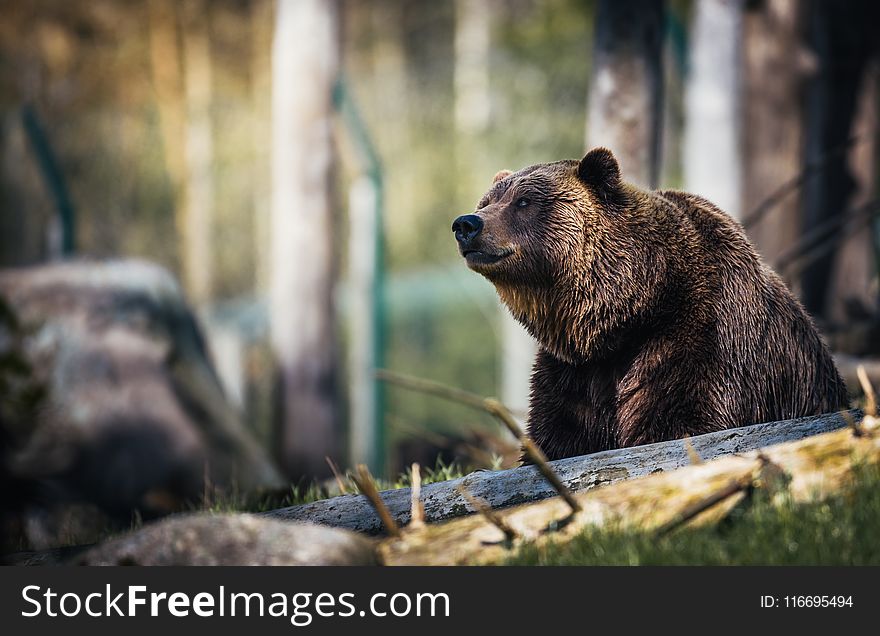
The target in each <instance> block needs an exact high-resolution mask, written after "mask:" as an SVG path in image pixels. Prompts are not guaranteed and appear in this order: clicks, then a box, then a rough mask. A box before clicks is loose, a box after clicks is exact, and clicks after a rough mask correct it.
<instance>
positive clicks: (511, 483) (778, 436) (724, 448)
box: [263, 411, 861, 534]
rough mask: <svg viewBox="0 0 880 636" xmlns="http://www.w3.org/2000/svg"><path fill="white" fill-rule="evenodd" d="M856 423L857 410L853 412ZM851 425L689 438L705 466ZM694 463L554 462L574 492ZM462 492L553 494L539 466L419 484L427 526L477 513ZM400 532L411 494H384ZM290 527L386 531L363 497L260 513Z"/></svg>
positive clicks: (810, 423)
mask: <svg viewBox="0 0 880 636" xmlns="http://www.w3.org/2000/svg"><path fill="white" fill-rule="evenodd" d="M850 413H851V415H852V416H853V417H859V416H860V415H861V414H860V412H858V411H850ZM843 426H847V421H846V420H845V419H844V417H842V416H841V415H840V414H839V413H829V414H826V415H819V416H815V417H806V418H801V419H797V420H785V421H781V422H769V423H766V424H755V425H752V426H745V427H742V428H734V429H728V430H724V431H718V432H715V433H706V434H705V435H698V436H696V437H692V438H690V439H689V444H690V446H691V447H692V449H693V451H695V452H696V453H697V454H698V455H699V457H700V458H701V459H703V460H706V461H708V460H712V459H716V458H718V457H724V456H727V455H732V454H734V453H743V452H747V451H751V450H755V449H758V448H762V447H765V446H770V445H772V444H779V443H781V442H789V441H793V440H800V439H803V438H805V437H809V436H811V435H816V434H819V433H825V432H828V431H832V430H834V429H838V428H841V427H843ZM691 463H692V459H691V457H690V455H689V451H688V444H687V443H685V441H683V440H673V441H669V442H659V443H656V444H647V445H645V446H635V447H631V448H621V449H616V450H611V451H604V452H601V453H595V454H592V455H584V456H582V457H570V458H567V459H560V460H556V461H553V462H550V464H551V465H552V467H553V469H554V470H555V471H556V473H557V474H558V475H559V478H560V479H561V481H562V482H563V483H564V484H565V485H566V486H567V487H568V488H570V489H571V490H572V491H573V492H584V491H587V490H591V489H593V488H595V487H596V486H603V485H607V484H612V483H615V482H618V481H622V480H626V479H633V478H635V477H642V476H645V475H648V474H650V473H655V472H662V471H670V470H675V469H677V468H680V467H682V466H687V465H689V464H691ZM460 488H465V489H466V490H467V492H469V493H470V494H471V495H472V496H473V497H475V498H477V499H478V500H480V501H482V502H485V503H486V504H487V505H488V506H490V507H491V508H492V509H499V508H506V507H510V506H514V505H517V504H522V503H528V502H532V501H539V500H542V499H546V498H548V497H553V496H554V495H556V491H555V490H553V488H552V487H551V486H550V484H548V483H547V481H546V480H545V479H544V477H543V476H542V475H541V474H540V472H538V470H537V469H536V468H535V467H534V466H522V467H519V468H512V469H509V470H501V471H478V472H475V473H471V474H469V475H466V476H465V477H462V478H459V479H453V480H449V481H444V482H438V483H434V484H429V485H427V486H422V489H421V490H422V503H423V504H424V508H425V521H427V522H436V521H441V520H444V519H450V518H454V517H460V516H463V515H468V514H471V513H473V512H476V510H475V508H474V507H473V505H472V504H471V503H470V502H469V501H468V499H466V498H465V496H463V495H462V494H461V492H460V490H459V489H460ZM379 496H380V497H381V499H382V501H383V502H384V504H385V506H386V507H387V508H388V510H389V512H390V513H391V516H392V518H393V519H394V521H395V522H396V523H397V525H398V526H404V525H406V524H407V523H408V522H409V519H410V506H411V502H410V498H411V495H410V489H409V488H401V489H397V490H386V491H383V492H381V493H379ZM263 514H266V515H269V516H272V517H276V518H280V519H287V520H293V521H310V522H313V523H319V524H322V525H327V526H334V527H340V528H349V529H351V530H357V531H360V532H365V533H368V534H378V533H380V532H382V523H381V521H380V520H379V517H378V515H377V514H376V512H375V510H374V509H373V507H372V505H371V504H370V503H369V501H368V500H367V498H366V497H364V496H363V495H340V496H338V497H332V498H330V499H325V500H322V501H316V502H313V503H308V504H303V505H299V506H292V507H289V508H281V509H278V510H271V511H268V512H266V513H263Z"/></svg>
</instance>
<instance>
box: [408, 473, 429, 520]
mask: <svg viewBox="0 0 880 636" xmlns="http://www.w3.org/2000/svg"><path fill="white" fill-rule="evenodd" d="M410 481H411V482H412V487H411V489H410V522H409V525H408V526H407V528H410V529H412V530H415V529H417V528H421V527H422V526H424V525H425V507H424V506H423V505H422V499H421V495H422V472H421V470H419V465H418V464H417V463H415V462H414V463H413V465H412V469H411V473H410Z"/></svg>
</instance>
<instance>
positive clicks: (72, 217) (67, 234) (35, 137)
mask: <svg viewBox="0 0 880 636" xmlns="http://www.w3.org/2000/svg"><path fill="white" fill-rule="evenodd" d="M21 121H22V124H23V125H24V130H25V133H26V134H27V138H28V141H29V142H30V144H31V146H32V147H33V149H34V154H36V156H37V163H38V164H39V166H40V173H41V174H42V175H43V179H44V180H45V182H46V187H47V188H48V189H49V192H51V194H52V199H53V200H54V201H55V209H56V210H57V211H58V218H59V219H60V221H61V254H62V256H65V257H66V256H72V255H73V253H74V251H76V212H75V210H74V207H73V202H72V201H71V199H70V194H69V192H68V191H67V184H66V183H65V181H64V173H63V172H61V167H60V166H59V164H58V159H57V158H56V156H55V153H54V152H53V151H52V146H51V144H50V143H49V137H48V136H47V135H46V131H45V130H44V129H43V127H42V125H41V124H40V120H39V118H38V117H37V113H36V111H35V110H34V109H33V107H32V106H30V105H29V104H28V105H25V106H24V107H23V108H22V110H21Z"/></svg>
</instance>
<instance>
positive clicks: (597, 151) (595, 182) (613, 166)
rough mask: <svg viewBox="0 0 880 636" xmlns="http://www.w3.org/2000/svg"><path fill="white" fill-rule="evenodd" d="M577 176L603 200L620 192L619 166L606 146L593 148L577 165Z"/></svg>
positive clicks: (614, 196) (611, 197)
mask: <svg viewBox="0 0 880 636" xmlns="http://www.w3.org/2000/svg"><path fill="white" fill-rule="evenodd" d="M578 178H579V179H580V180H581V181H582V182H583V183H584V185H586V186H587V187H588V188H590V190H592V191H593V193H594V194H595V195H596V196H598V197H599V198H601V199H603V200H611V199H614V198H616V195H617V194H619V193H620V185H621V182H620V166H619V165H618V164H617V159H615V157H614V155H613V154H612V152H611V151H610V150H608V148H593V149H592V150H591V151H590V152H588V153H587V154H586V155H584V158H583V159H581V162H580V165H578Z"/></svg>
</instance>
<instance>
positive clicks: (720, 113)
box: [683, 0, 742, 219]
mask: <svg viewBox="0 0 880 636" xmlns="http://www.w3.org/2000/svg"><path fill="white" fill-rule="evenodd" d="M695 11H696V15H695V17H694V23H693V25H692V27H691V31H692V44H691V50H690V77H689V78H688V81H687V85H686V87H685V118H686V119H685V139H684V157H683V159H684V185H685V189H686V190H688V191H690V192H695V193H697V194H699V195H701V196H704V197H706V198H707V199H709V200H710V201H712V203H714V204H715V205H717V206H718V207H720V208H721V209H722V210H724V211H725V212H727V213H728V214H730V216H732V217H733V218H735V219H739V218H740V217H741V203H740V181H741V176H740V172H741V171H740V144H739V102H740V48H741V32H742V20H741V18H742V16H741V12H742V4H741V1H740V0H700V1H699V2H697V3H696V5H695Z"/></svg>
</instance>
